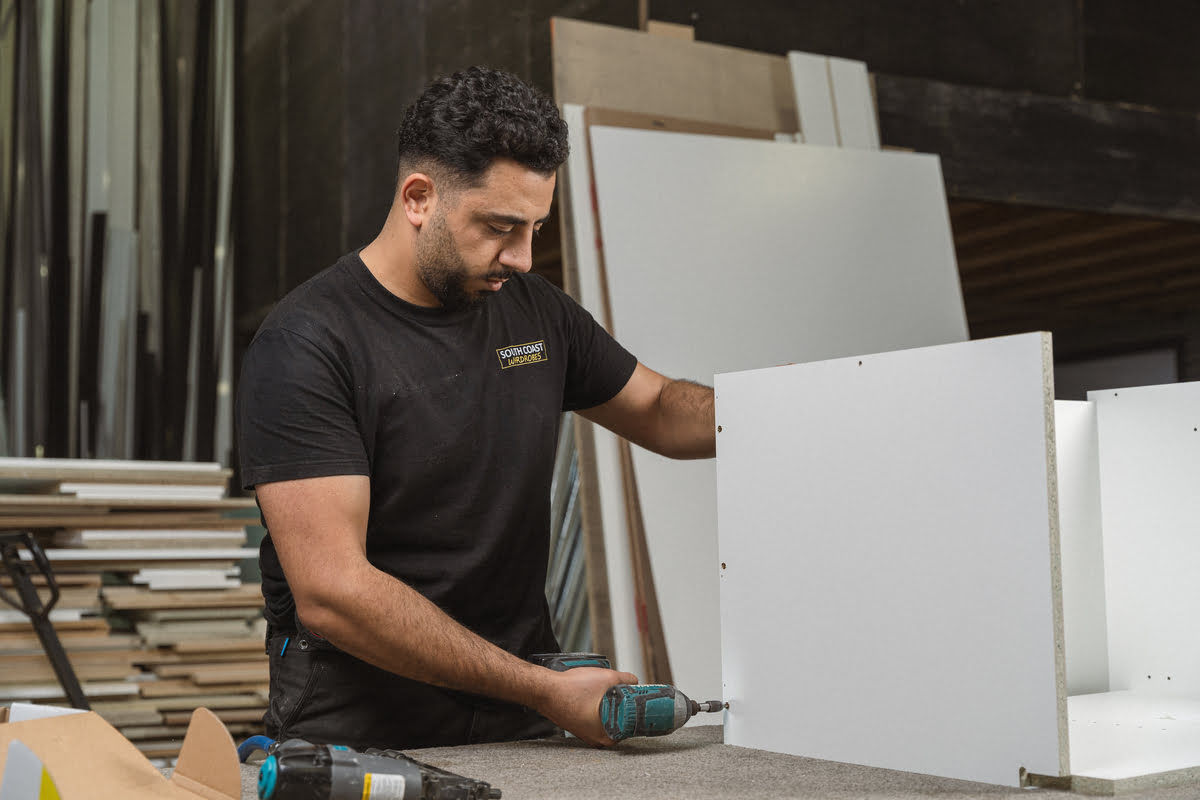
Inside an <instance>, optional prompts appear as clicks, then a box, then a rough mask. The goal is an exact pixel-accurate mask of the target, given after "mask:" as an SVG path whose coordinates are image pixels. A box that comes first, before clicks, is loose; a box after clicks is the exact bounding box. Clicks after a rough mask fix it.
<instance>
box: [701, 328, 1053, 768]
mask: <svg viewBox="0 0 1200 800" xmlns="http://www.w3.org/2000/svg"><path fill="white" fill-rule="evenodd" d="M1048 349H1049V343H1048V335H1044V334H1025V335H1022V336H1013V337H1006V338H1001V339H988V340H983V341H976V342H967V343H962V344H954V345H945V346H941V347H931V348H925V349H921V350H913V351H907V352H899V353H887V354H882V355H871V356H863V357H861V358H850V359H839V360H835V361H826V362H821V363H815V364H801V365H794V366H786V367H778V368H774V369H766V370H758V371H752V372H743V373H736V374H726V375H718V376H717V423H718V424H719V425H720V426H721V432H720V433H718V434H717V447H718V457H717V468H718V480H719V484H718V487H719V492H718V524H719V527H720V557H721V560H722V562H723V563H724V564H725V567H724V568H723V569H722V572H721V629H722V635H723V637H724V639H723V644H722V648H723V652H724V674H725V682H726V693H725V699H726V701H728V702H729V703H730V709H729V710H728V711H727V712H726V715H725V716H726V722H725V742H726V743H727V744H735V745H740V746H744V747H755V748H760V749H766V750H774V751H779V752H786V753H793V754H796V755H803V756H808V757H815V758H822V759H830V760H835V761H844V762H850V763H856V764H865V765H869V766H876V767H887V768H891V769H900V770H905V771H911V772H920V773H926V774H932V775H941V776H946V777H952V778H961V779H965V780H974V781H983V782H987V783H996V784H1007V785H1010V786H1011V785H1017V784H1018V783H1019V771H1020V769H1021V768H1022V767H1024V768H1026V769H1028V770H1029V771H1031V772H1034V773H1037V774H1049V775H1058V774H1061V772H1062V770H1064V769H1065V766H1066V756H1067V752H1066V698H1065V691H1063V689H1062V687H1061V684H1060V680H1061V672H1060V669H1061V664H1062V660H1061V659H1062V651H1061V628H1057V626H1056V623H1055V614H1054V608H1055V605H1056V598H1055V593H1056V592H1057V591H1058V587H1057V585H1056V582H1055V580H1054V572H1055V570H1056V566H1057V565H1056V563H1055V561H1056V560H1055V558H1054V553H1053V551H1054V549H1055V548H1056V546H1057V541H1056V536H1055V534H1056V531H1055V528H1056V519H1055V515H1054V512H1053V508H1052V491H1051V490H1052V487H1053V483H1052V482H1053V477H1054V476H1053V474H1052V473H1050V472H1049V465H1048V461H1050V460H1051V458H1052V451H1051V448H1052V447H1053V442H1052V441H1049V438H1048V437H1049V434H1050V430H1051V428H1052V426H1053V421H1052V414H1053V412H1052V405H1051V394H1050V392H1052V389H1051V388H1050V386H1051V384H1050V377H1049V372H1050V366H1049V360H1050V359H1049V357H1048ZM1056 628H1057V629H1056Z"/></svg>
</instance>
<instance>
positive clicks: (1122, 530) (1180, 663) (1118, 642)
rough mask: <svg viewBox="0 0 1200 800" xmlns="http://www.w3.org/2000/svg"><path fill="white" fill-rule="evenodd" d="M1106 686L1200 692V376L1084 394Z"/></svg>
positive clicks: (1197, 693) (1183, 692)
mask: <svg viewBox="0 0 1200 800" xmlns="http://www.w3.org/2000/svg"><path fill="white" fill-rule="evenodd" d="M1088 399H1089V400H1091V401H1093V402H1095V404H1096V424H1097V430H1098V434H1099V441H1100V488H1101V492H1100V509H1101V519H1102V520H1103V524H1104V576H1105V582H1106V585H1107V590H1106V597H1107V603H1108V605H1107V615H1108V664H1109V685H1110V687H1111V688H1112V689H1113V690H1119V689H1136V690H1142V689H1154V690H1157V691H1165V692H1170V693H1172V694H1191V695H1200V637H1197V636H1196V635H1195V631H1196V624H1197V623H1196V618H1197V610H1198V609H1200V580H1197V575H1200V535H1198V533H1200V489H1198V488H1197V487H1200V432H1197V428H1200V382H1195V383H1175V384H1167V385H1163V386H1144V387H1140V388H1136V389H1113V390H1105V391H1097V392H1089V393H1088Z"/></svg>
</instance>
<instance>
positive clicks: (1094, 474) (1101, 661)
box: [1054, 400, 1108, 694]
mask: <svg viewBox="0 0 1200 800" xmlns="http://www.w3.org/2000/svg"><path fill="white" fill-rule="evenodd" d="M1054 431H1055V453H1056V454H1057V459H1056V461H1057V464H1058V521H1059V531H1060V541H1061V543H1062V586H1063V632H1064V635H1065V636H1066V647H1067V693H1068V694H1087V693H1091V692H1107V691H1108V628H1107V622H1106V619H1105V612H1104V542H1103V539H1102V537H1101V529H1100V473H1099V469H1098V462H1097V458H1098V448H1099V443H1098V441H1097V438H1096V433H1097V431H1096V405H1095V404H1094V403H1089V402H1086V401H1078V400H1057V401H1055V403H1054Z"/></svg>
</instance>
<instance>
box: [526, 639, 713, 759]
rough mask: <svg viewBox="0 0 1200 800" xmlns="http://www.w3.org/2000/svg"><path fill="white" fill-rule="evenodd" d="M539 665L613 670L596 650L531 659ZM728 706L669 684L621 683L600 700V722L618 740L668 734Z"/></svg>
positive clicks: (547, 654) (546, 654)
mask: <svg viewBox="0 0 1200 800" xmlns="http://www.w3.org/2000/svg"><path fill="white" fill-rule="evenodd" d="M530 660H531V661H533V662H534V663H535V664H540V665H541V666H544V667H548V668H550V669H553V670H557V671H559V672H563V671H565V670H568V669H574V668H575V667H601V668H603V669H609V662H608V659H607V658H605V657H604V656H602V655H597V654H596V653H543V654H539V655H535V656H532V657H531V658H530ZM723 708H724V704H723V703H722V702H721V701H720V700H709V701H707V702H703V703H697V702H696V701H695V700H691V699H689V698H688V696H687V695H685V694H684V693H683V692H681V691H679V690H678V689H676V688H675V687H674V686H668V685H667V684H662V683H654V684H640V685H637V686H631V685H629V684H624V683H622V684H618V685H616V686H612V687H609V690H608V691H607V692H605V693H604V697H603V698H601V700H600V722H601V723H602V724H603V725H604V732H605V733H607V734H608V737H609V738H610V739H612V740H613V741H614V742H619V741H622V740H623V739H628V738H630V737H631V736H665V735H666V734H668V733H672V732H673V731H677V730H679V729H680V728H682V727H683V726H684V724H685V723H686V722H687V721H688V720H689V719H691V718H692V717H694V716H695V715H696V714H698V713H699V712H701V711H707V712H717V711H721V710H722V709H723Z"/></svg>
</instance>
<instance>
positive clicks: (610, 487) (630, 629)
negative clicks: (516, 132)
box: [563, 103, 642, 675]
mask: <svg viewBox="0 0 1200 800" xmlns="http://www.w3.org/2000/svg"><path fill="white" fill-rule="evenodd" d="M563 118H564V119H565V120H566V122H567V129H568V131H570V142H571V155H570V157H569V161H568V162H567V169H568V170H569V172H570V180H569V181H568V183H569V185H570V191H571V216H572V218H571V225H572V228H573V232H574V239H575V253H574V254H573V255H574V262H573V263H574V264H575V268H576V272H577V275H578V281H577V288H578V294H579V296H578V297H576V298H575V300H576V301H577V302H578V303H579V304H580V305H582V306H583V307H584V308H585V309H587V311H588V313H590V314H591V315H592V316H593V317H595V318H596V319H597V320H599V321H600V323H601V324H604V301H603V291H602V288H601V276H600V258H599V255H598V254H597V252H596V242H597V235H596V212H595V206H594V203H593V200H592V169H591V164H590V163H589V159H588V143H587V126H586V125H585V124H584V108H583V107H582V106H578V105H573V104H570V103H568V104H566V105H564V106H563ZM579 422H580V424H582V425H591V424H592V423H590V422H588V421H587V420H585V419H582V418H580V419H579ZM593 430H594V434H595V444H596V479H597V480H596V482H597V485H598V486H599V488H600V519H601V525H602V527H603V529H604V560H605V570H606V572H607V573H608V593H609V613H610V614H611V615H612V628H613V648H614V652H612V653H603V654H602V655H606V656H608V658H609V660H610V662H611V663H612V665H613V666H614V667H616V668H617V669H622V670H626V671H629V672H632V673H634V674H636V675H641V674H642V650H641V644H640V643H639V640H638V633H637V613H636V611H635V609H634V603H633V567H632V561H631V560H630V556H629V533H628V528H627V527H626V524H625V499H624V494H623V488H622V482H621V461H620V454H619V451H618V449H617V437H616V436H614V435H613V434H612V433H611V432H610V431H608V430H607V429H605V428H602V427H600V426H599V425H594V426H593Z"/></svg>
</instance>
